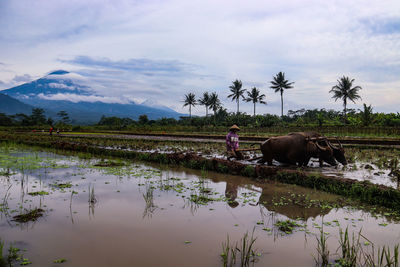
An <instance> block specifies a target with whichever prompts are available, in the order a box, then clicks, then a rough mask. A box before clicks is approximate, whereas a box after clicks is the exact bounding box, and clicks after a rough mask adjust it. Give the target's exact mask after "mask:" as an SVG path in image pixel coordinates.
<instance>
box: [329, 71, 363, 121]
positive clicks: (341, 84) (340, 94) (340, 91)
mask: <svg viewBox="0 0 400 267" xmlns="http://www.w3.org/2000/svg"><path fill="white" fill-rule="evenodd" d="M353 82H354V79H350V78H349V77H346V76H343V77H342V78H340V79H339V80H338V84H337V85H335V86H333V87H332V89H331V90H330V91H329V92H330V93H333V97H332V98H334V99H335V101H336V100H338V99H342V100H343V107H344V119H345V120H347V100H350V101H352V102H353V103H355V100H357V99H361V97H360V95H359V94H358V91H359V90H361V89H362V88H361V87H360V86H354V87H353ZM364 105H365V104H364Z"/></svg>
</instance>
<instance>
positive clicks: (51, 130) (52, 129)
mask: <svg viewBox="0 0 400 267" xmlns="http://www.w3.org/2000/svg"><path fill="white" fill-rule="evenodd" d="M53 131H54V128H53V126H50V130H49V133H50V135H53Z"/></svg>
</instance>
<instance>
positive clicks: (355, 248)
mask: <svg viewBox="0 0 400 267" xmlns="http://www.w3.org/2000/svg"><path fill="white" fill-rule="evenodd" d="M360 236H361V230H360V232H358V235H357V237H356V236H355V235H354V233H353V234H352V239H351V240H350V238H349V232H348V227H346V230H345V231H344V232H343V230H342V228H339V245H340V246H339V249H341V252H342V255H341V258H340V259H339V260H336V262H338V263H339V264H340V266H349V267H355V266H356V264H357V259H358V258H359V257H360V256H361V255H360V253H361V243H360Z"/></svg>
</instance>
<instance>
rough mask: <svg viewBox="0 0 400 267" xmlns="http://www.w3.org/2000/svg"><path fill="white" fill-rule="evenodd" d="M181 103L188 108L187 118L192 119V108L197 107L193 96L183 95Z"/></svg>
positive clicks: (191, 94) (190, 94)
mask: <svg viewBox="0 0 400 267" xmlns="http://www.w3.org/2000/svg"><path fill="white" fill-rule="evenodd" d="M183 102H184V103H183V106H184V107H186V106H189V116H190V118H192V106H193V107H194V106H196V105H197V101H196V96H195V94H193V93H189V94H187V95H185V100H183Z"/></svg>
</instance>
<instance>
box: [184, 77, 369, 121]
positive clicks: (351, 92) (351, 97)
mask: <svg viewBox="0 0 400 267" xmlns="http://www.w3.org/2000/svg"><path fill="white" fill-rule="evenodd" d="M337 82H338V83H337V85H335V86H333V87H332V89H331V90H330V91H329V92H330V93H332V94H333V96H332V98H334V99H335V101H337V100H338V99H341V100H342V101H343V107H344V110H343V114H344V119H345V120H346V119H347V103H348V101H352V102H354V103H355V100H357V99H361V97H360V95H359V91H360V90H361V89H362V88H361V87H360V86H353V82H354V79H350V78H349V77H346V76H343V77H341V78H340V79H339V80H337ZM270 83H271V86H270V88H271V89H273V90H274V91H275V93H280V97H281V117H283V93H284V91H285V90H287V89H292V88H293V84H294V82H289V80H287V79H286V78H285V73H284V72H279V73H278V74H276V75H275V76H273V80H272V81H270ZM229 89H230V92H231V94H230V95H228V98H231V100H232V101H236V105H237V110H236V114H239V113H240V111H239V103H240V100H242V101H246V102H252V103H253V116H256V104H257V103H260V104H267V102H266V101H264V100H265V98H266V97H265V94H261V92H260V90H259V89H258V88H256V87H253V88H251V89H250V90H247V89H244V88H243V84H242V81H241V80H238V79H236V80H235V81H233V82H232V85H230V86H229ZM246 93H247V97H246V96H245V94H246ZM183 102H184V104H183V106H184V107H186V106H189V117H190V118H191V117H192V107H195V106H196V105H201V106H205V108H206V117H207V116H208V109H209V108H211V109H212V110H213V111H214V116H215V114H216V111H217V110H218V109H220V108H222V105H221V101H220V100H219V98H218V94H217V93H216V92H213V93H211V94H209V93H208V92H204V93H203V96H202V97H201V98H199V99H196V95H195V94H194V93H188V94H185V99H184V100H183Z"/></svg>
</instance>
